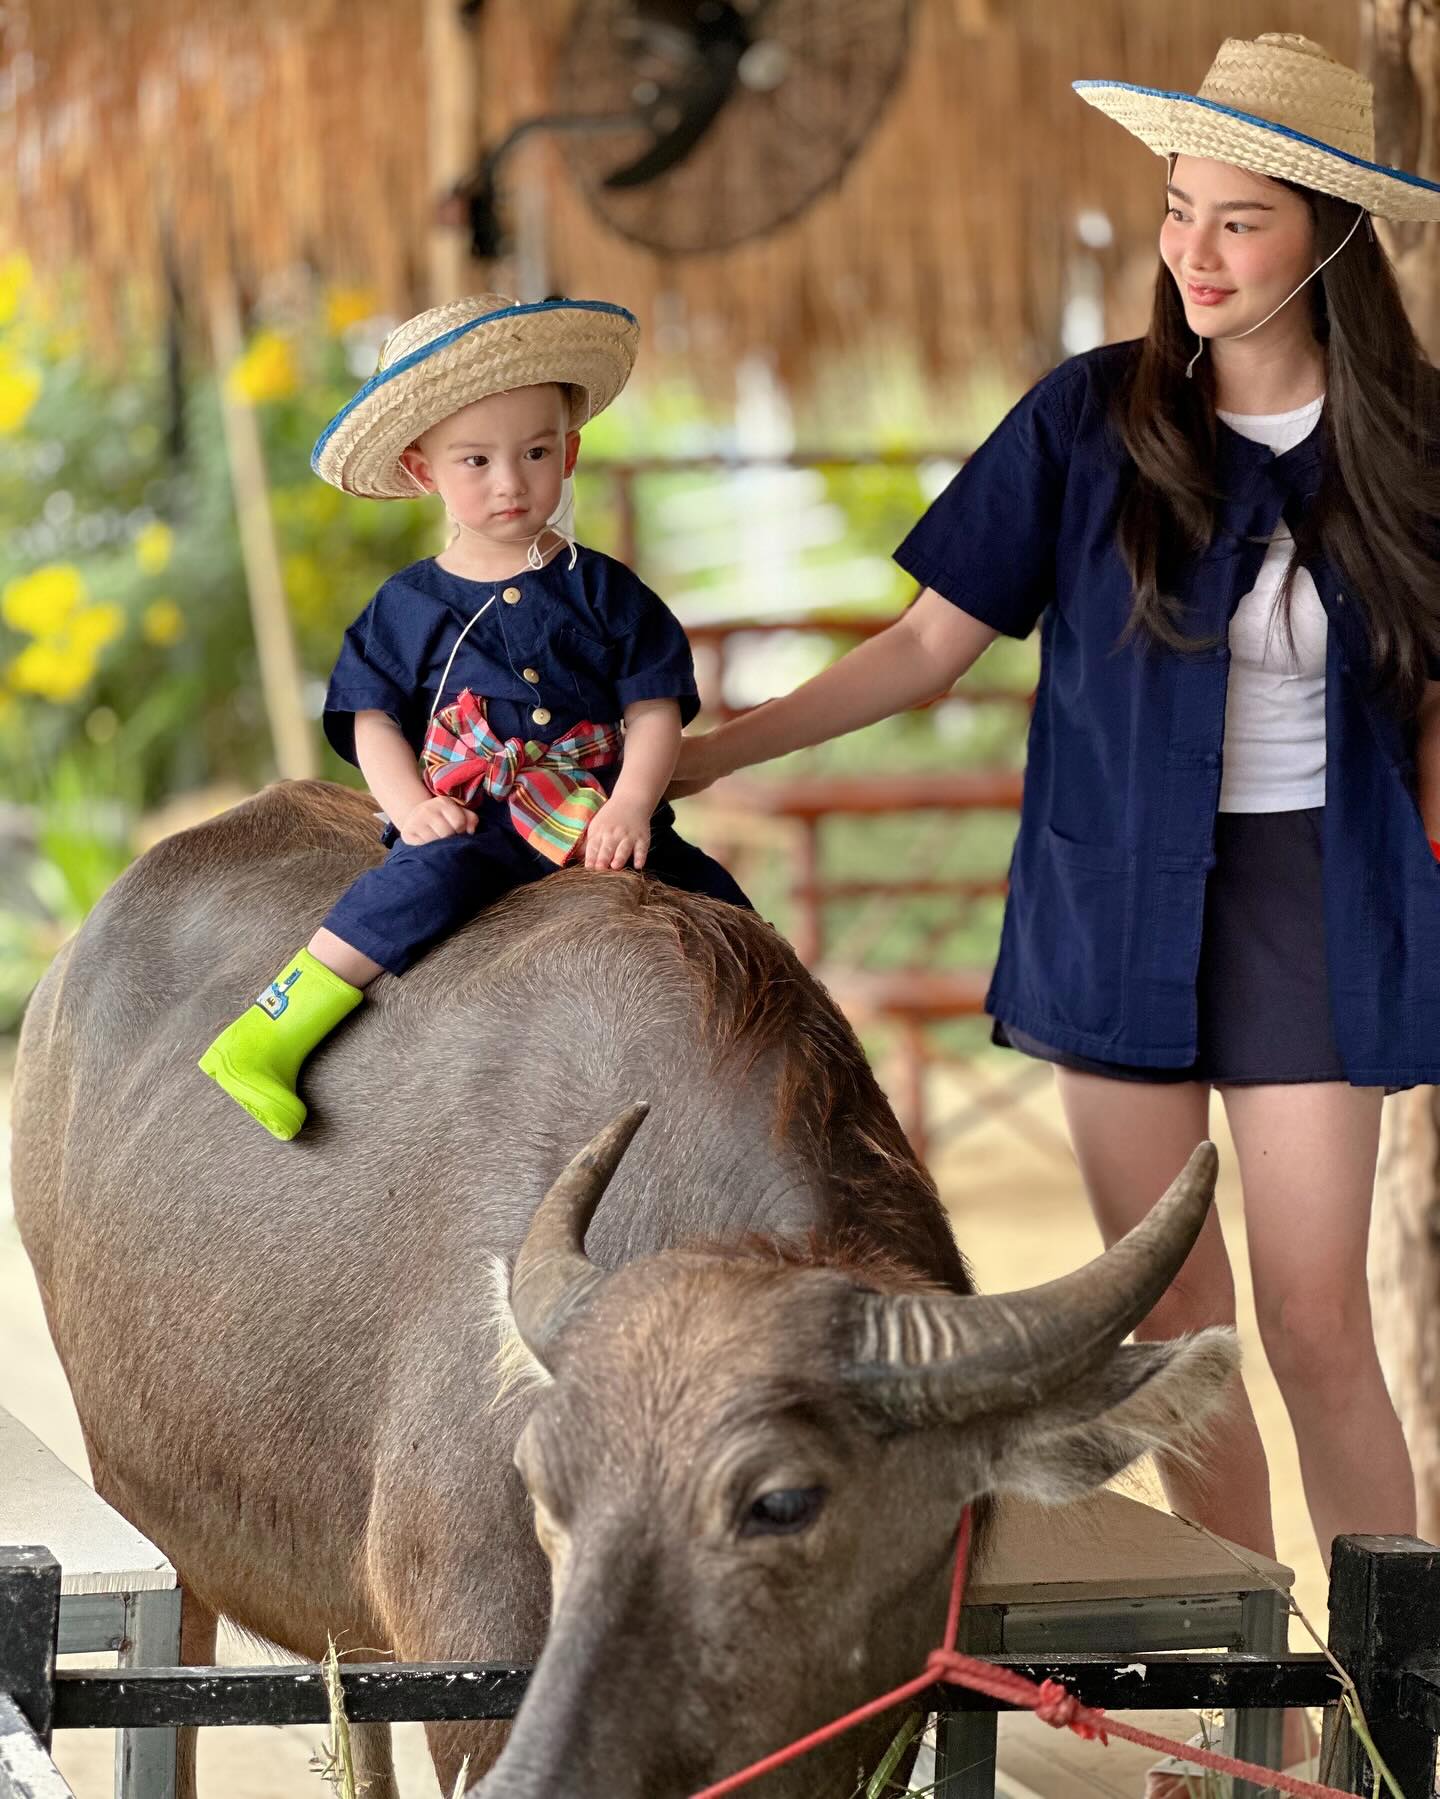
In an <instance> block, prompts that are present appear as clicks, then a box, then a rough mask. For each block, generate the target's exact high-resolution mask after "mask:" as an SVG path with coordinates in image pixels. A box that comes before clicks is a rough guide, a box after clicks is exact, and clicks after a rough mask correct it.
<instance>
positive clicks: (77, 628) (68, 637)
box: [60, 605, 125, 661]
mask: <svg viewBox="0 0 1440 1799" xmlns="http://www.w3.org/2000/svg"><path fill="white" fill-rule="evenodd" d="M124 629H125V614H124V613H123V612H122V611H121V610H120V608H119V607H118V606H115V605H105V606H87V607H86V608H85V610H84V611H83V612H77V613H76V614H75V616H74V618H72V619H71V621H70V626H69V629H68V630H67V631H66V633H65V636H64V638H63V639H62V641H61V646H60V647H62V648H67V649H70V650H73V651H76V652H78V653H79V654H80V655H82V656H89V657H90V658H91V660H92V661H93V660H94V653H95V651H96V650H103V649H104V648H105V645H106V644H107V643H113V642H114V641H115V639H116V638H117V637H118V636H119V635H120V633H121V632H122V631H123V630H124Z"/></svg>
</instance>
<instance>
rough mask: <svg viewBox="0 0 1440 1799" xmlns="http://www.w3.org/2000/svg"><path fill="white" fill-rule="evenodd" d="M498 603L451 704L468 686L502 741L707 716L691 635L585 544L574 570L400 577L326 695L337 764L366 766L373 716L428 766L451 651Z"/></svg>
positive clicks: (465, 653) (453, 682)
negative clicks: (663, 707)
mask: <svg viewBox="0 0 1440 1799" xmlns="http://www.w3.org/2000/svg"><path fill="white" fill-rule="evenodd" d="M492 595H493V596H494V604H493V605H491V606H489V607H488V608H487V610H486V611H485V612H484V613H483V614H482V616H481V617H480V618H478V619H477V620H476V622H475V623H474V624H473V625H471V627H470V630H469V631H468V632H466V634H465V636H464V640H463V641H462V642H461V643H460V647H459V649H458V651H457V652H456V655H455V659H454V661H453V663H451V666H450V672H449V674H448V676H446V678H445V690H444V692H443V693H442V694H441V695H440V706H441V707H444V706H447V705H449V704H450V702H451V701H452V700H454V699H456V698H457V697H458V696H459V694H460V693H461V692H462V691H463V690H464V689H465V688H467V687H468V688H469V689H470V690H471V692H472V693H475V694H477V695H483V697H484V698H485V700H486V702H487V705H486V715H487V717H488V719H489V721H490V727H491V729H492V730H493V731H495V732H496V734H497V735H498V736H500V737H503V738H509V737H519V738H521V739H522V740H528V739H532V738H533V739H536V740H538V741H539V742H541V743H550V742H552V741H553V740H554V739H555V738H557V737H563V736H564V735H565V733H566V732H567V731H570V730H572V729H573V728H574V727H575V726H576V725H577V724H579V723H580V722H581V721H582V720H588V721H589V722H590V723H591V724H597V725H606V724H618V723H619V722H620V720H621V719H622V718H623V717H624V713H625V708H626V707H627V706H629V705H631V704H632V703H633V702H634V701H636V700H676V701H678V703H679V706H680V716H681V720H682V722H683V723H685V724H688V723H689V722H690V720H691V719H692V718H693V717H694V716H695V714H696V713H697V712H698V711H699V709H700V700H699V696H698V694H697V692H696V688H695V667H694V663H693V661H692V659H691V655H690V645H689V643H688V642H687V641H686V637H685V633H684V631H682V630H681V628H680V625H679V622H678V621H677V620H676V618H675V616H674V614H673V613H672V612H671V611H670V609H669V608H668V607H667V606H666V605H665V603H664V601H663V600H661V599H660V597H659V595H658V594H655V593H653V592H652V591H651V590H650V588H648V587H647V586H646V585H645V583H644V582H643V581H642V580H640V578H639V577H638V576H637V575H635V574H633V573H632V572H631V570H629V569H628V568H626V567H625V565H624V563H622V562H617V561H616V560H615V559H614V557H613V556H606V555H604V554H602V553H601V552H600V551H599V550H587V549H586V548H585V547H584V546H583V545H581V546H579V554H578V558H577V560H576V563H575V567H574V568H573V569H572V568H571V567H570V552H569V550H568V549H562V550H561V551H560V553H559V555H557V556H554V557H552V558H551V560H550V561H549V562H547V563H546V565H545V567H544V568H543V569H539V570H532V569H525V570H523V571H522V572H521V573H520V574H517V575H512V576H510V577H509V578H508V579H506V580H504V581H496V582H482V581H470V580H467V579H465V578H464V577H463V576H461V575H452V574H451V573H449V571H448V570H446V569H443V568H441V567H440V565H439V564H438V563H436V562H434V561H431V560H428V559H427V560H426V561H424V562H415V563H412V564H411V566H410V567H409V568H404V569H401V570H400V572H399V574H396V575H392V576H391V577H390V579H389V580H388V581H387V582H386V583H385V584H384V586H383V587H382V588H381V589H380V591H379V592H378V593H377V594H376V595H375V597H374V599H373V600H371V602H370V604H369V605H368V606H367V607H366V608H365V610H364V611H363V612H362V613H361V614H360V616H359V618H357V619H356V620H355V623H354V624H353V625H351V627H350V629H349V630H348V631H347V632H346V633H345V638H344V642H343V643H342V645H341V648H340V655H339V658H338V659H337V661H336V663H335V668H334V671H333V673H332V674H331V676H330V687H329V691H328V692H327V693H326V695H325V721H324V722H325V735H326V736H327V737H328V738H329V740H330V742H331V744H332V745H333V746H334V748H335V750H336V751H337V752H338V754H340V755H341V756H343V757H344V758H345V760H346V761H347V762H354V761H355V714H356V713H357V712H369V711H374V712H388V713H389V715H390V716H391V717H392V718H393V719H394V720H395V721H396V723H397V724H398V725H399V726H400V729H401V730H402V731H403V732H404V734H405V739H406V742H407V743H409V745H410V747H411V748H412V749H413V750H414V751H415V753H416V755H417V756H418V755H419V753H420V749H421V746H422V744H423V742H424V739H425V728H426V723H427V721H428V719H429V717H430V709H431V706H432V704H433V703H434V701H435V697H436V688H437V687H438V686H439V683H440V679H441V676H442V675H443V674H444V673H445V664H446V662H447V660H448V659H449V657H450V652H451V650H452V649H454V648H455V644H456V640H457V639H459V638H460V635H461V633H462V632H464V631H465V626H466V625H467V624H468V623H469V621H470V619H471V618H472V617H474V615H475V613H476V612H477V611H478V610H479V608H480V607H482V606H484V605H485V603H486V601H488V600H489V599H490V598H491V596H492ZM604 772H605V771H597V773H599V774H600V775H601V776H602V779H603V775H604ZM606 784H607V785H609V784H610V783H606Z"/></svg>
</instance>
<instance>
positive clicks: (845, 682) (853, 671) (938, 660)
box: [672, 587, 999, 793]
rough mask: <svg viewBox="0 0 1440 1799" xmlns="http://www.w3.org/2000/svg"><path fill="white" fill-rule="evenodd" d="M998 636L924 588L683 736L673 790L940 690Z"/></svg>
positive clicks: (823, 738) (803, 745)
mask: <svg viewBox="0 0 1440 1799" xmlns="http://www.w3.org/2000/svg"><path fill="white" fill-rule="evenodd" d="M998 635H999V633H998V632H997V631H995V630H994V629H993V628H992V627H991V626H989V625H982V624H981V622H980V620H979V619H978V618H973V617H972V616H971V615H970V614H969V613H968V612H963V611H962V610H961V609H960V607H958V606H952V605H951V603H950V601H949V600H947V599H944V598H942V596H941V595H940V594H938V593H936V592H935V591H934V590H933V589H932V588H929V587H927V588H925V589H924V590H923V591H922V593H921V594H920V596H919V598H918V599H917V600H916V601H915V602H914V604H913V605H912V606H910V607H909V608H908V609H907V610H906V611H905V612H904V613H902V614H901V616H900V617H899V618H898V619H896V621H895V623H894V624H893V625H891V626H890V628H889V630H887V631H882V632H881V633H880V635H879V636H878V637H871V638H869V639H867V640H866V642H864V643H862V644H859V645H857V646H856V648H855V649H853V650H851V651H849V652H848V654H846V655H844V656H842V657H841V658H840V660H839V661H838V662H833V663H831V665H830V667H829V668H827V669H823V670H822V671H821V672H820V673H819V674H818V675H816V676H815V677H814V678H813V679H812V680H809V681H807V682H806V683H805V684H804V686H803V687H797V688H796V689H795V691H794V692H793V693H787V694H786V695H785V696H784V698H783V699H778V700H771V701H769V702H768V703H767V704H766V705H764V706H757V707H756V709H755V710H754V711H753V712H747V713H746V714H745V716H744V717H743V718H737V719H734V720H732V721H731V722H730V723H729V724H727V725H720V726H718V727H717V728H716V729H715V730H713V731H707V732H704V733H702V734H701V735H699V736H696V737H687V738H686V739H685V740H684V742H683V743H682V744H681V746H680V760H679V762H678V763H677V765H676V769H675V775H676V786H675V787H674V788H672V792H676V793H693V792H695V791H696V789H697V788H699V787H704V786H708V785H709V783H710V782H711V781H715V780H718V779H719V778H720V776H721V775H728V774H731V773H733V772H734V771H735V770H736V769H737V768H748V767H749V766H750V764H751V763H754V762H768V761H769V760H770V759H771V757H773V756H784V755H787V754H788V753H789V752H790V751H791V750H801V749H808V748H809V747H810V746H811V745H812V744H816V743H825V742H827V741H828V740H829V739H830V738H832V737H843V736H844V735H845V734H846V732H848V731H858V730H859V729H860V727H861V726H862V725H873V724H874V723H876V721H877V720H879V719H882V718H889V717H891V716H892V714H894V713H896V712H904V711H905V710H906V709H907V708H908V707H910V706H915V705H918V704H919V703H920V701H922V700H928V699H933V698H934V697H935V696H936V695H937V694H942V693H946V692H948V691H949V689H950V688H951V687H953V686H954V685H955V683H956V682H957V681H958V680H959V679H960V677H961V675H963V674H964V673H965V672H966V670H967V669H969V668H971V667H972V666H973V665H974V664H975V662H976V661H977V660H978V659H979V657H980V656H981V655H982V654H983V653H984V652H985V651H986V650H987V649H989V647H990V645H991V644H992V643H993V642H994V641H995V639H996V637H997V636H998Z"/></svg>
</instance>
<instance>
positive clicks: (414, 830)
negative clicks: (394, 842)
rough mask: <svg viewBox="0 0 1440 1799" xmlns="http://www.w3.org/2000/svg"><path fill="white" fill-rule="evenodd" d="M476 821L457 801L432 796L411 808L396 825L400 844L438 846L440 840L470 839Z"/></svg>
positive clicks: (473, 814)
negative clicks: (435, 844) (453, 838)
mask: <svg viewBox="0 0 1440 1799" xmlns="http://www.w3.org/2000/svg"><path fill="white" fill-rule="evenodd" d="M479 822H480V820H479V818H478V817H477V816H476V815H475V813H473V812H472V811H471V810H470V808H469V807H468V806H462V805H461V804H460V802H459V800H450V799H446V798H445V796H444V795H443V794H438V793H432V794H431V795H430V797H429V798H428V799H423V800H421V801H420V803H419V805H417V806H412V807H411V808H410V810H409V811H408V812H407V813H406V814H405V817H404V819H403V820H402V822H401V825H400V841H401V842H402V843H438V842H439V840H440V839H441V838H442V837H460V836H462V835H463V836H467V837H468V836H470V835H471V834H472V833H473V832H474V830H475V827H476V825H478V824H479Z"/></svg>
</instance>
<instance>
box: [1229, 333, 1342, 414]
mask: <svg viewBox="0 0 1440 1799" xmlns="http://www.w3.org/2000/svg"><path fill="white" fill-rule="evenodd" d="M1280 322H1281V321H1280V320H1278V319H1277V320H1276V323H1277V324H1279V323H1280ZM1205 353H1206V355H1208V356H1213V357H1214V358H1215V405H1216V407H1217V409H1218V410H1219V411H1221V412H1252V413H1266V412H1294V411H1296V410H1297V409H1298V408H1299V407H1301V406H1308V405H1309V404H1310V403H1311V402H1312V401H1313V400H1318V399H1320V398H1321V397H1322V395H1323V394H1324V392H1325V351H1324V349H1323V348H1322V346H1321V345H1320V344H1319V343H1317V342H1316V340H1315V337H1314V335H1313V334H1312V333H1311V332H1310V330H1309V329H1308V326H1307V328H1306V329H1305V330H1304V332H1303V333H1299V332H1296V331H1295V330H1294V329H1289V330H1286V331H1284V332H1281V333H1277V334H1276V335H1275V336H1273V337H1272V336H1271V335H1270V334H1269V333H1267V332H1263V331H1260V332H1257V333H1256V334H1255V336H1254V337H1253V338H1249V339H1238V338H1237V339H1235V340H1234V341H1233V342H1227V341H1226V340H1225V339H1224V338H1216V339H1215V340H1213V341H1212V342H1211V343H1209V344H1207V345H1206V347H1205Z"/></svg>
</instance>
